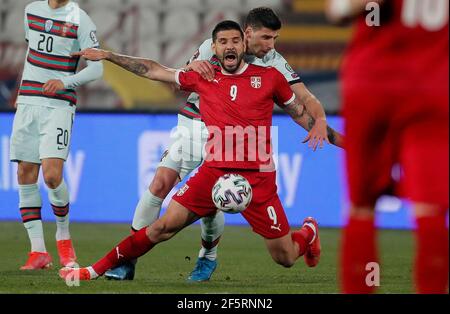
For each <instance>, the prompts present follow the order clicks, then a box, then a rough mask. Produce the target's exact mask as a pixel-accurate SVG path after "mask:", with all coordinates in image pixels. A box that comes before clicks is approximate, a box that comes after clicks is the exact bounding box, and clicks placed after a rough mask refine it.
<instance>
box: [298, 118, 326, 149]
mask: <svg viewBox="0 0 450 314" xmlns="http://www.w3.org/2000/svg"><path fill="white" fill-rule="evenodd" d="M324 141H326V142H327V143H328V144H330V141H329V140H328V133H327V121H326V120H323V119H318V120H316V122H315V123H314V126H313V127H312V129H311V131H309V133H308V136H307V137H305V139H304V140H303V141H302V143H306V142H309V143H308V147H310V148H312V150H313V151H316V149H317V147H319V148H323V142H324Z"/></svg>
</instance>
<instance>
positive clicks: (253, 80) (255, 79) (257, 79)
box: [250, 76, 261, 88]
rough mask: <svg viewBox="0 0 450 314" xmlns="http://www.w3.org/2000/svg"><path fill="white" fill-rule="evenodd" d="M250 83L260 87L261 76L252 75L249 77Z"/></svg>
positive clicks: (254, 86)
mask: <svg viewBox="0 0 450 314" xmlns="http://www.w3.org/2000/svg"><path fill="white" fill-rule="evenodd" d="M250 84H251V85H252V87H253V88H260V87H261V76H252V77H251V78H250Z"/></svg>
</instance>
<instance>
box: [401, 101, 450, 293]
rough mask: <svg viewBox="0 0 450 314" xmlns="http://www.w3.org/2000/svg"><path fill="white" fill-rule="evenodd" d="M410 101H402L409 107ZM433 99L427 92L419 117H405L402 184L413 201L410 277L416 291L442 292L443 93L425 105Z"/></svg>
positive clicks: (445, 196)
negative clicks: (413, 222) (413, 258)
mask: <svg viewBox="0 0 450 314" xmlns="http://www.w3.org/2000/svg"><path fill="white" fill-rule="evenodd" d="M414 103H415V102H414V101H411V102H408V104H409V105H410V106H409V107H410V109H412V108H414V107H413V106H414ZM436 103H438V102H437V101H434V99H433V98H432V97H428V98H427V101H426V103H424V104H423V105H422V106H421V108H423V109H422V111H423V113H422V114H420V117H421V118H420V119H408V124H407V126H405V127H404V128H403V129H402V130H403V133H402V138H401V140H402V145H401V147H402V151H401V157H402V158H401V162H402V166H403V173H404V186H403V187H404V191H405V194H406V196H408V197H409V198H410V199H411V200H412V201H413V206H412V207H413V211H414V216H415V219H416V227H415V239H416V255H415V265H414V282H415V289H416V291H417V292H418V293H448V275H449V270H448V258H449V238H448V236H449V234H448V226H447V223H448V205H449V204H448V200H449V192H448V191H449V164H448V160H449V133H448V125H449V120H448V119H449V118H448V117H449V116H448V98H447V99H446V101H444V102H442V106H440V107H437V106H434V107H431V108H430V106H433V105H434V104H436ZM418 106H419V104H418ZM411 107H412V108H411ZM402 116H406V114H405V115H402Z"/></svg>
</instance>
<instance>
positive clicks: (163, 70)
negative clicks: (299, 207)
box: [72, 48, 176, 83]
mask: <svg viewBox="0 0 450 314" xmlns="http://www.w3.org/2000/svg"><path fill="white" fill-rule="evenodd" d="M72 56H81V57H84V58H86V59H88V60H92V61H98V60H108V61H110V62H112V63H114V64H117V65H118V66H120V67H122V68H124V69H125V70H127V71H130V72H132V73H134V74H136V75H139V76H142V77H145V78H148V79H151V80H155V81H161V82H167V83H176V81H175V71H176V70H175V69H171V68H168V67H165V66H163V65H161V64H159V63H158V62H156V61H153V60H150V59H145V58H138V57H131V56H125V55H121V54H118V53H114V52H111V51H107V50H102V49H95V48H88V49H84V50H82V51H79V52H75V53H72Z"/></svg>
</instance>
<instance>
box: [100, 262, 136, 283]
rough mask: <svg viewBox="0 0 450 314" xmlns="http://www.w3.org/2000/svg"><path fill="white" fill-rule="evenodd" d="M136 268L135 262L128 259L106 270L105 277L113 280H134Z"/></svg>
mask: <svg viewBox="0 0 450 314" xmlns="http://www.w3.org/2000/svg"><path fill="white" fill-rule="evenodd" d="M135 268H136V266H135V263H133V262H132V261H128V262H125V263H124V264H122V265H120V266H117V267H116V268H112V269H109V270H108V271H106V273H105V277H106V279H113V280H133V279H134V272H135Z"/></svg>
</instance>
